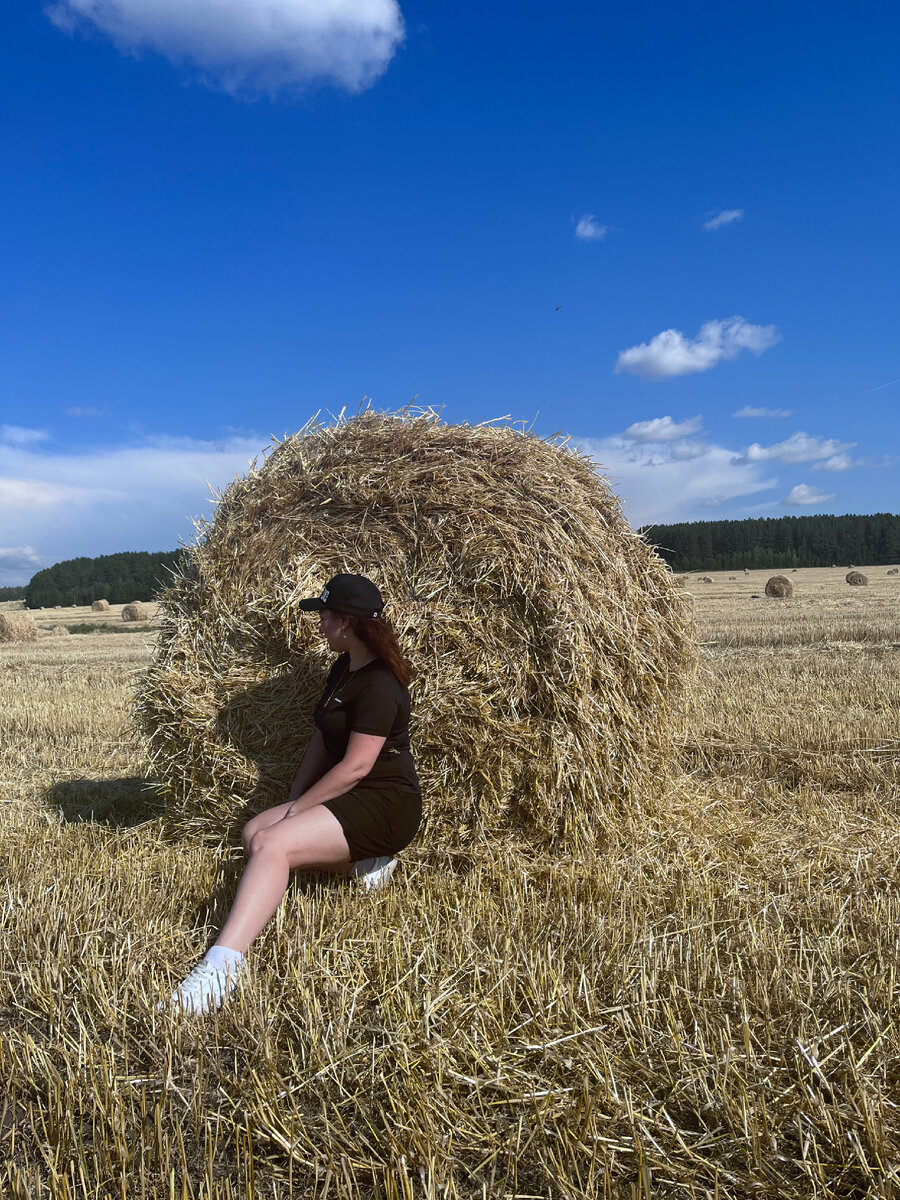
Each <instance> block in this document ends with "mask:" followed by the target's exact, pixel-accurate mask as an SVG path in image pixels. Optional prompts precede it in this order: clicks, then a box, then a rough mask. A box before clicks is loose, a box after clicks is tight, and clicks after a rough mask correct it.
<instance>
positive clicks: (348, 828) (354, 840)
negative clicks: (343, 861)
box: [323, 787, 422, 862]
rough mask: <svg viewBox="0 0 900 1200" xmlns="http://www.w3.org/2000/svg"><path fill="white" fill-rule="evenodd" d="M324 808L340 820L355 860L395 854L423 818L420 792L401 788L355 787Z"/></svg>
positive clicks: (407, 840) (411, 836)
mask: <svg viewBox="0 0 900 1200" xmlns="http://www.w3.org/2000/svg"><path fill="white" fill-rule="evenodd" d="M323 807H324V808H327V809H328V811H329V812H331V813H334V815H335V816H336V817H337V819H338V820H339V821H340V823H341V829H343V831H344V837H345V838H346V839H347V845H348V846H349V847H350V857H351V859H352V860H353V861H354V862H358V861H359V860H360V859H361V858H381V857H383V856H384V855H387V854H396V853H397V851H398V850H402V849H403V847H404V846H408V845H409V843H410V842H411V841H412V840H413V838H414V837H415V836H416V831H417V830H418V828H419V825H420V824H421V821H422V796H421V794H420V793H419V792H413V791H405V790H403V789H402V788H387V787H385V788H379V787H355V788H352V789H351V790H350V791H349V792H344V794H343V795H342V796H335V798H334V799H333V800H326V801H325V803H324V805H323Z"/></svg>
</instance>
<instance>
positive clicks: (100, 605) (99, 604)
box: [91, 600, 109, 612]
mask: <svg viewBox="0 0 900 1200" xmlns="http://www.w3.org/2000/svg"><path fill="white" fill-rule="evenodd" d="M91 612H109V601H108V600H95V601H94V602H93V603H92V604H91Z"/></svg>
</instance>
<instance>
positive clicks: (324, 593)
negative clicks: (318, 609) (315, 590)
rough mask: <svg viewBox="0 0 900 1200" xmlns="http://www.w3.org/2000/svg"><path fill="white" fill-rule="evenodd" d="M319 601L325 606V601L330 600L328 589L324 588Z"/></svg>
mask: <svg viewBox="0 0 900 1200" xmlns="http://www.w3.org/2000/svg"><path fill="white" fill-rule="evenodd" d="M319 599H320V600H321V601H322V603H323V604H324V603H325V601H326V600H327V599H328V588H322V595H321V596H320V597H319Z"/></svg>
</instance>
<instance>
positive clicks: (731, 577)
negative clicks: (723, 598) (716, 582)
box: [728, 575, 735, 583]
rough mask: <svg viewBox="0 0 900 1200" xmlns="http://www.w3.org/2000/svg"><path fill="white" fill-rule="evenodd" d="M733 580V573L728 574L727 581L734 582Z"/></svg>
mask: <svg viewBox="0 0 900 1200" xmlns="http://www.w3.org/2000/svg"><path fill="white" fill-rule="evenodd" d="M734 580H735V576H734V575H729V576H728V582H729V583H734Z"/></svg>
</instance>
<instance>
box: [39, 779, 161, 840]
mask: <svg viewBox="0 0 900 1200" xmlns="http://www.w3.org/2000/svg"><path fill="white" fill-rule="evenodd" d="M43 799H44V801H45V803H46V804H47V806H48V807H49V808H52V809H55V810H56V811H57V812H58V813H59V814H60V816H62V817H63V818H64V820H66V821H71V822H72V823H73V824H81V823H82V822H86V821H93V822H96V823H97V824H99V825H108V826H109V827H110V828H119V829H130V828H133V827H134V826H135V825H142V824H143V823H144V822H145V821H152V820H153V819H154V818H156V817H159V816H161V815H162V813H163V810H164V808H165V803H164V801H163V798H162V795H161V794H160V791H159V789H158V788H157V786H156V784H155V783H154V782H153V780H152V779H146V778H144V777H143V776H140V775H132V776H126V777H125V778H120V779H65V780H62V781H61V782H59V783H54V784H53V785H52V786H51V787H49V788H48V789H47V790H46V792H45V793H44V796H43Z"/></svg>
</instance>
